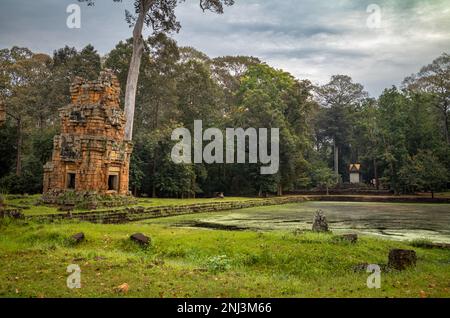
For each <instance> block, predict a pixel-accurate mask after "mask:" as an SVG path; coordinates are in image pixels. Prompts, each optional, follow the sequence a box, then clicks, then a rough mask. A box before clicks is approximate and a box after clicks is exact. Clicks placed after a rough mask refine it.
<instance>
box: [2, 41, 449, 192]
mask: <svg viewBox="0 0 450 318" xmlns="http://www.w3.org/2000/svg"><path fill="white" fill-rule="evenodd" d="M132 52H133V40H132V39H129V40H127V41H122V42H119V43H118V44H117V45H116V47H115V48H114V49H113V50H112V51H111V52H109V53H108V54H106V55H105V56H100V55H99V54H98V53H97V52H96V50H95V48H94V47H93V46H91V45H88V46H86V47H85V48H83V49H82V50H81V51H78V50H76V49H75V48H70V47H64V48H61V49H58V50H55V52H54V54H53V56H52V57H51V56H48V55H45V54H38V53H34V52H31V51H30V50H29V49H26V48H19V47H13V48H11V49H2V50H0V102H1V103H3V105H4V107H5V109H6V121H4V122H3V123H2V125H1V127H0V153H1V156H0V191H1V192H9V193H38V192H41V190H42V173H43V165H44V163H45V162H46V161H47V160H48V159H49V158H50V156H51V151H52V147H53V136H54V135H55V134H57V133H58V129H59V127H58V125H59V119H58V108H59V107H62V106H65V105H66V104H68V103H69V100H70V98H69V97H70V95H69V85H70V83H71V81H72V80H73V79H74V78H75V77H76V76H81V77H84V78H87V79H96V78H97V76H98V75H99V72H100V70H101V69H102V68H108V69H112V70H113V71H114V72H115V73H116V75H117V76H118V78H119V81H120V83H121V86H122V91H123V92H122V105H123V104H124V98H125V96H124V92H125V87H126V82H127V75H128V67H129V65H130V60H131V57H132ZM449 116H450V55H449V54H446V53H444V54H442V55H441V56H439V57H436V59H435V60H434V61H432V59H430V64H429V65H426V66H424V67H422V68H420V66H418V70H417V73H416V74H414V75H411V76H410V77H407V78H406V79H405V81H404V82H403V83H402V85H401V87H390V88H386V89H385V90H384V92H383V93H382V94H381V96H379V98H378V99H374V98H370V97H369V95H368V93H367V92H366V91H365V90H364V87H363V86H362V85H361V84H358V83H355V82H354V81H353V80H352V78H350V77H349V76H346V75H335V76H332V77H331V79H330V81H329V82H328V83H327V84H325V85H323V86H314V85H313V84H312V83H311V82H310V81H308V80H299V79H296V78H295V77H294V76H292V75H291V74H289V73H287V72H285V71H282V70H277V69H274V68H272V67H270V66H269V65H267V64H266V63H264V62H263V61H260V60H259V59H258V58H255V57H247V56H225V57H218V58H210V57H208V56H207V55H205V54H204V53H202V52H199V51H197V50H195V49H194V48H191V47H179V46H178V45H177V43H176V42H175V41H174V40H173V39H171V38H169V37H168V36H166V35H164V34H157V35H155V36H152V37H150V38H148V39H147V40H145V41H144V50H143V56H142V63H141V64H140V75H139V81H138V87H137V95H136V111H135V121H134V129H133V142H134V152H133V156H132V161H131V175H130V177H131V181H130V190H131V191H132V193H133V194H135V195H148V196H160V197H166V196H171V197H192V196H197V195H211V194H212V193H214V192H224V193H225V194H227V195H263V194H265V193H272V194H283V193H285V192H287V191H292V190H301V189H310V188H314V187H320V188H325V187H326V188H328V187H334V186H338V185H339V184H342V183H345V182H348V179H349V176H348V166H349V164H350V163H356V162H358V163H361V165H362V173H363V180H364V181H365V182H366V183H369V182H372V180H375V185H374V187H383V188H387V189H389V190H391V191H392V192H394V193H412V192H415V191H430V192H435V191H439V190H444V189H447V188H448V186H449V176H450V138H449V132H450V128H449V125H450V122H449ZM200 119H201V120H203V128H204V129H206V128H208V127H217V128H220V129H225V128H227V127H242V128H244V129H245V128H248V127H255V128H259V127H261V128H272V127H277V128H279V129H280V170H279V172H278V173H277V174H275V175H261V174H260V173H259V171H260V169H259V168H260V167H259V166H258V164H213V165H207V164H192V165H176V164H174V163H173V162H172V161H171V157H170V153H171V149H172V147H173V145H174V143H175V142H174V141H171V134H172V131H173V129H175V128H177V127H181V126H183V127H186V128H188V129H190V130H191V131H192V129H193V124H194V120H200ZM335 154H337V156H335ZM335 157H336V158H335ZM336 163H337V166H338V173H339V176H336V174H335V165H336Z"/></svg>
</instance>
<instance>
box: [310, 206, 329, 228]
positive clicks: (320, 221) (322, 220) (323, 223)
mask: <svg viewBox="0 0 450 318" xmlns="http://www.w3.org/2000/svg"><path fill="white" fill-rule="evenodd" d="M312 230H313V232H328V231H329V230H328V222H327V218H326V217H325V215H324V214H323V211H322V210H318V211H317V212H316V215H315V216H314V223H313V226H312Z"/></svg>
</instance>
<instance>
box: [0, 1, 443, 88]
mask: <svg viewBox="0 0 450 318" xmlns="http://www.w3.org/2000/svg"><path fill="white" fill-rule="evenodd" d="M70 3H77V0H40V1H27V0H1V1H0V48H3V47H11V46H13V45H21V46H27V47H29V48H31V49H33V50H34V51H42V52H47V53H51V52H52V51H53V50H54V49H57V48H59V47H62V46H64V45H66V44H67V45H70V46H76V47H78V48H81V47H83V46H85V45H87V44H89V43H91V44H93V45H94V46H95V47H96V49H97V50H98V51H99V52H100V53H102V54H106V53H107V52H108V51H109V50H111V49H112V48H113V47H114V46H115V45H116V44H117V43H118V42H119V41H120V40H123V39H126V38H128V37H130V36H131V30H130V29H129V27H128V26H127V25H126V23H125V21H124V9H125V8H126V7H129V6H130V4H131V0H124V1H123V3H122V4H117V3H113V1H112V0H97V4H96V7H94V8H87V7H86V6H85V5H81V7H82V28H81V29H80V30H69V29H67V28H66V26H65V21H66V18H67V14H66V13H65V8H66V6H67V5H68V4H70ZM372 3H377V4H379V5H380V7H381V9H382V23H383V28H382V29H379V30H369V29H368V28H367V26H366V19H367V17H368V13H367V12H366V8H367V6H368V5H369V4H372ZM177 17H178V18H179V20H180V22H181V24H182V30H181V32H180V33H179V34H175V35H174V37H175V38H176V39H177V41H178V42H179V44H180V45H189V46H194V47H196V48H197V49H199V50H201V51H204V52H205V53H207V54H208V55H211V56H219V55H237V54H239V55H253V56H257V57H260V58H262V59H263V60H265V61H267V62H268V63H269V64H271V65H274V66H275V67H278V68H283V69H285V70H286V71H289V72H291V73H292V74H294V75H295V76H297V77H299V78H305V77H307V78H309V79H311V80H312V81H313V82H317V83H324V82H326V81H327V80H328V79H329V78H330V76H331V75H333V74H337V73H341V74H348V75H350V76H352V77H353V78H354V79H355V80H357V81H360V82H361V83H362V84H364V85H365V86H366V88H367V89H368V90H369V92H370V93H371V94H372V95H378V94H379V93H380V92H381V91H382V89H383V88H385V87H390V86H391V85H393V84H397V85H398V84H399V83H400V82H401V80H402V79H403V78H404V77H405V76H407V75H409V74H411V73H413V72H415V71H417V70H418V69H420V67H421V66H422V65H425V64H428V63H430V62H431V61H432V60H433V59H434V58H435V57H437V56H438V55H440V54H441V53H442V52H444V51H447V52H448V51H449V48H450V47H449V45H448V43H450V10H449V4H448V0H434V1H426V0H409V1H404V0H377V1H373V0H361V1H352V0H339V1H328V0H283V1H280V0H236V5H235V6H233V7H231V8H226V10H225V14H223V15H216V14H212V13H203V12H201V10H200V9H199V8H198V1H196V0H187V1H186V2H185V3H184V4H182V5H181V6H180V7H179V8H178V9H177ZM147 34H149V32H147Z"/></svg>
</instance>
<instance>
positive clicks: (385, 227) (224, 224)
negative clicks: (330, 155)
mask: <svg viewBox="0 0 450 318" xmlns="http://www.w3.org/2000/svg"><path fill="white" fill-rule="evenodd" d="M318 209H321V210H322V211H324V213H325V215H326V217H327V220H328V222H329V224H330V228H331V230H332V231H333V232H336V233H343V232H353V233H359V234H368V235H375V236H379V237H385V238H390V239H397V240H414V239H422V238H426V239H429V240H432V241H436V242H447V243H450V205H448V204H402V203H367V202H305V203H295V204H287V205H279V206H267V207H256V208H248V209H243V210H235V211H229V212H220V213H203V214H197V215H187V216H181V217H174V218H168V219H166V220H154V221H149V222H151V223H152V222H157V223H160V222H163V223H169V224H171V225H174V226H182V227H197V228H208V229H211V228H212V229H214V228H217V229H229V230H242V229H250V230H294V229H302V230H309V229H311V226H312V220H313V216H314V213H315V211H317V210H318Z"/></svg>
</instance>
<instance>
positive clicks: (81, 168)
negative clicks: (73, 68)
mask: <svg viewBox="0 0 450 318" xmlns="http://www.w3.org/2000/svg"><path fill="white" fill-rule="evenodd" d="M70 93H71V103H70V104H69V105H67V106H65V107H62V108H61V109H60V111H59V112H60V119H61V133H60V134H59V135H57V136H55V137H54V140H53V154H52V159H51V161H49V162H47V163H46V164H45V166H44V194H48V193H50V192H56V193H60V192H65V191H67V190H72V191H76V192H84V191H92V192H96V193H99V194H120V195H127V194H129V190H128V175H129V166H130V156H131V152H132V148H133V147H132V143H131V142H128V141H126V140H124V135H125V134H124V129H125V116H124V113H123V111H122V110H121V108H120V106H119V96H120V86H119V82H118V80H117V77H116V76H115V75H114V74H113V73H112V72H111V71H103V72H101V74H100V77H99V79H98V80H96V81H86V80H83V79H82V78H76V79H75V81H74V83H73V84H72V85H71V87H70Z"/></svg>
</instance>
